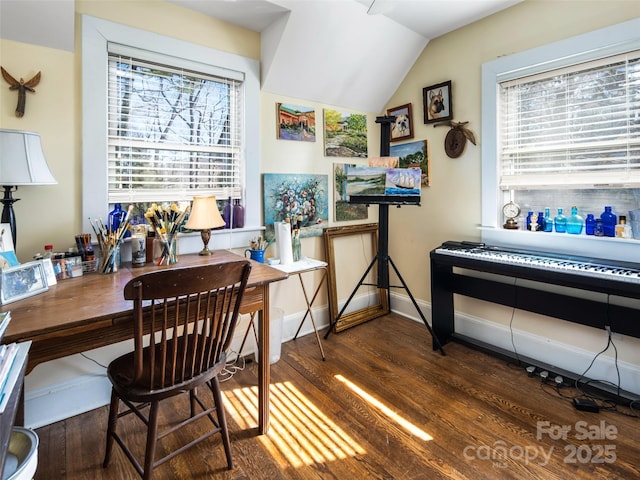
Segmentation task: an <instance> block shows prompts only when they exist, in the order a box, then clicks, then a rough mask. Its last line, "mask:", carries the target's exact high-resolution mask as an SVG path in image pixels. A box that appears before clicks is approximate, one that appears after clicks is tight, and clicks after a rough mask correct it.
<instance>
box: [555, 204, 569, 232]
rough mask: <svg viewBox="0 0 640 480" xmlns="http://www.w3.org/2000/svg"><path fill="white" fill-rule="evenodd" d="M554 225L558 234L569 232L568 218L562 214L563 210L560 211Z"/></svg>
mask: <svg viewBox="0 0 640 480" xmlns="http://www.w3.org/2000/svg"><path fill="white" fill-rule="evenodd" d="M553 225H554V226H555V229H556V232H558V233H565V232H566V231H567V217H565V216H564V215H563V214H562V209H561V208H559V209H558V215H556V216H555V217H554V219H553Z"/></svg>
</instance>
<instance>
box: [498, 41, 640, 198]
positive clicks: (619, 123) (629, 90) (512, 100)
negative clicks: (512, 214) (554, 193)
mask: <svg viewBox="0 0 640 480" xmlns="http://www.w3.org/2000/svg"><path fill="white" fill-rule="evenodd" d="M498 90H499V91H498V97H499V103H498V132H500V133H499V138H498V142H499V145H498V155H499V160H500V163H499V165H500V167H499V174H500V188H501V189H502V190H512V189H513V190H517V189H541V188H542V189H544V188H602V187H608V188H611V187H613V188H616V187H620V188H622V187H624V188H628V187H639V186H640V51H634V52H630V53H627V54H623V55H618V56H615V57H609V58H605V59H600V60H597V61H593V62H589V63H583V64H580V65H575V66H571V67H567V68H563V69H560V70H555V71H549V72H545V73H541V74H537V75H534V76H529V77H525V78H519V79H516V80H511V81H508V82H503V83H500V84H499V87H498Z"/></svg>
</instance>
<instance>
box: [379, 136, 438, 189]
mask: <svg viewBox="0 0 640 480" xmlns="http://www.w3.org/2000/svg"><path fill="white" fill-rule="evenodd" d="M389 150H390V154H391V155H392V156H394V157H398V158H399V159H400V161H399V164H398V166H399V167H401V168H419V169H420V170H421V172H422V174H421V178H422V180H421V184H422V186H423V187H428V186H429V184H430V182H431V176H430V175H429V145H428V143H427V141H426V140H419V141H417V142H410V143H402V144H400V145H391V146H390V147H389Z"/></svg>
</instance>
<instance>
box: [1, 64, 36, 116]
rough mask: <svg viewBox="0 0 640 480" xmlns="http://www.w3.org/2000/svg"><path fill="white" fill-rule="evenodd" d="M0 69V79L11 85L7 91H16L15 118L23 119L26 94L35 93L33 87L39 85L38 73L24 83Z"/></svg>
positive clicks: (22, 80)
mask: <svg viewBox="0 0 640 480" xmlns="http://www.w3.org/2000/svg"><path fill="white" fill-rule="evenodd" d="M0 69H2V77H3V78H4V79H5V80H6V81H7V83H8V84H9V85H11V86H10V87H9V90H17V91H18V105H17V106H16V117H23V116H24V108H25V106H26V104H27V92H31V93H36V90H35V89H34V88H33V87H35V86H36V85H38V84H39V83H40V72H38V73H36V74H35V75H34V77H33V78H32V79H31V80H29V81H28V82H25V81H24V79H22V78H20V81H18V80H16V79H15V78H13V77H12V76H11V75H10V74H9V72H7V71H6V70H5V69H4V68H3V67H0Z"/></svg>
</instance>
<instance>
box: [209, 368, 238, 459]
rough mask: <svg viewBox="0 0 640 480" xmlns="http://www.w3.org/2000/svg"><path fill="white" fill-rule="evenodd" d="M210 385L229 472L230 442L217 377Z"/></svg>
mask: <svg viewBox="0 0 640 480" xmlns="http://www.w3.org/2000/svg"><path fill="white" fill-rule="evenodd" d="M210 384H211V391H212V392H213V400H214V402H215V404H216V413H217V414H218V423H219V424H220V435H222V444H223V445H224V453H225V455H226V456H227V466H228V467H229V470H231V469H233V458H231V442H230V441H229V430H228V428H227V416H226V415H225V412H224V404H223V403H222V392H221V391H220V382H219V381H218V377H213V378H212V379H211V382H210Z"/></svg>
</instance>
